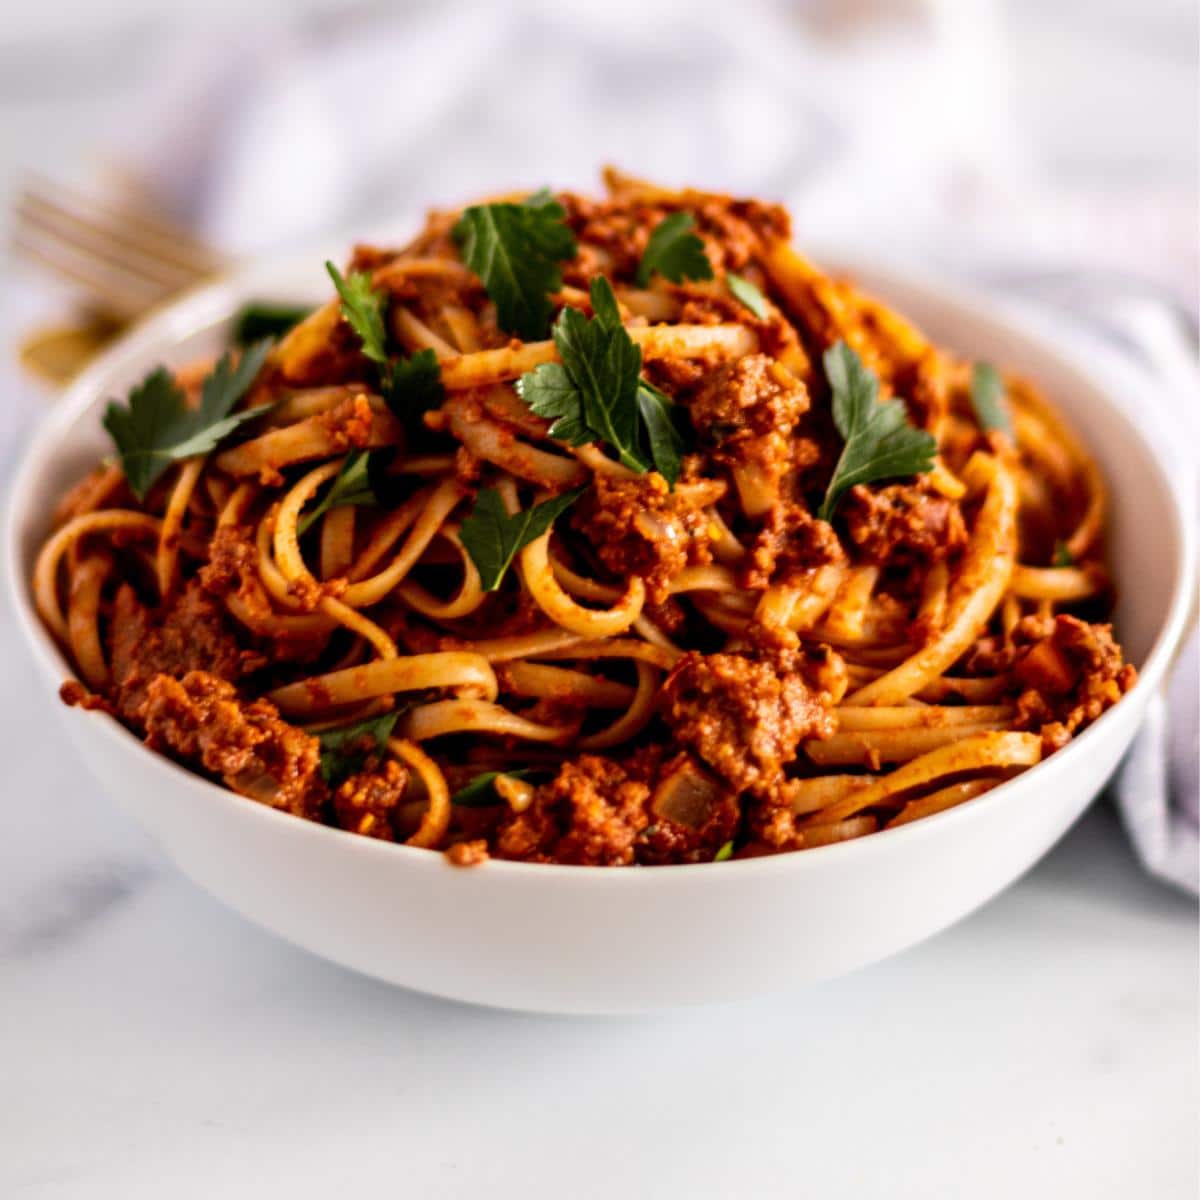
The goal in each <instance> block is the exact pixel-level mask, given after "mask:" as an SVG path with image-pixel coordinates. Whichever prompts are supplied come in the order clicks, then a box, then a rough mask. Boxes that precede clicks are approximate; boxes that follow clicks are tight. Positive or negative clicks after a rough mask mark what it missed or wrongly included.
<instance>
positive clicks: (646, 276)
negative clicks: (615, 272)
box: [637, 212, 713, 287]
mask: <svg viewBox="0 0 1200 1200" xmlns="http://www.w3.org/2000/svg"><path fill="white" fill-rule="evenodd" d="M695 224H696V219H695V218H694V217H693V216H692V214H691V213H686V212H676V213H671V214H670V215H669V216H666V217H663V219H662V220H661V221H659V223H658V224H657V225H656V226H655V227H654V232H653V233H652V234H651V235H650V240H649V242H647V243H646V251H645V253H644V254H643V255H642V261H641V262H640V263H639V264H638V269H637V282H638V287H645V286H646V284H648V283H649V282H650V276H651V275H653V274H654V272H655V271H657V272H658V273H659V274H660V275H661V276H662V277H663V278H664V279H669V280H670V281H671V282H672V283H682V282H683V280H685V279H711V278H712V277H713V269H712V263H710V262H709V261H708V255H707V254H705V253H704V243H703V242H702V241H701V240H700V238H699V237H698V236H697V235H696V234H694V233H693V232H692V229H693V228H694V227H695Z"/></svg>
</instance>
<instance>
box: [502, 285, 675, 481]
mask: <svg viewBox="0 0 1200 1200" xmlns="http://www.w3.org/2000/svg"><path fill="white" fill-rule="evenodd" d="M591 298H592V313H593V316H592V318H591V320H588V318H587V317H585V316H584V315H583V313H582V312H580V311H579V309H577V308H564V309H563V310H562V313H561V314H560V315H559V318H558V320H557V321H556V322H555V323H554V344H555V346H556V347H557V348H558V354H559V358H560V359H561V360H562V361H561V362H553V363H542V365H541V366H539V367H535V368H534V369H533V370H532V371H527V372H526V373H525V374H524V375H522V376H521V378H520V379H519V380H517V391H518V392H519V393H520V394H521V396H522V398H523V399H524V400H525V403H526V404H528V405H529V407H530V409H531V410H532V411H533V412H535V413H536V414H537V415H538V416H539V417H545V418H546V419H547V420H550V421H552V422H553V424H552V425H551V426H550V436H551V437H553V438H558V439H559V440H560V441H563V442H566V443H567V444H568V445H571V446H582V445H585V444H587V443H588V442H607V443H608V445H610V446H611V447H612V448H613V449H614V450H615V451H616V452H617V456H618V457H619V458H620V460H621V462H622V463H624V464H625V466H627V467H629V468H630V469H631V470H634V471H640V472H645V471H648V470H650V467H651V465H652V464H653V466H654V467H655V468H656V469H657V470H658V471H659V472H660V473H661V474H662V476H663V477H664V478H665V479H668V480H670V481H672V482H673V481H674V480H675V479H677V478H678V476H679V454H680V452H681V451H682V449H683V443H682V439H681V438H680V437H679V434H678V429H677V428H675V426H674V422H673V421H671V420H669V419H668V418H669V414H670V401H669V400H668V399H667V397H666V396H664V395H663V394H662V392H660V391H658V389H657V388H654V387H653V386H652V385H651V384H649V383H647V382H646V381H645V380H643V379H642V378H641V370H642V351H641V348H640V347H639V346H638V345H637V343H636V342H634V340H633V339H632V338H631V337H630V336H629V334H628V332H627V331H626V329H625V327H624V325H622V323H621V314H620V311H619V310H618V308H617V298H616V296H615V295H614V294H613V290H612V285H611V284H610V283H609V282H608V280H607V279H605V278H604V277H603V276H602V275H600V276H597V277H596V278H595V279H593V280H592V288H591ZM664 405H666V406H667V407H666V408H664V407H663V406H664ZM668 426H669V427H670V428H668ZM672 429H673V430H674V433H672V432H671V430H672Z"/></svg>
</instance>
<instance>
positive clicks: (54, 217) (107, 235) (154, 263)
mask: <svg viewBox="0 0 1200 1200" xmlns="http://www.w3.org/2000/svg"><path fill="white" fill-rule="evenodd" d="M14 214H15V216H16V219H17V222H18V227H21V225H24V226H25V227H26V228H30V229H32V230H36V231H37V232H38V233H40V234H42V235H43V236H45V237H47V238H53V239H55V240H57V241H60V242H63V243H64V244H66V245H69V246H71V247H72V248H73V250H74V251H75V252H76V253H77V254H80V255H86V256H88V257H92V258H98V259H103V260H104V261H105V262H106V263H108V264H109V265H110V266H112V267H114V268H117V269H119V270H121V271H122V272H124V273H125V274H127V275H140V276H142V277H144V278H145V279H148V280H151V281H152V282H154V283H155V284H157V285H158V286H160V287H164V288H175V289H178V288H181V287H183V286H185V285H186V284H188V283H190V282H192V281H193V280H194V279H196V278H198V275H197V273H196V272H195V271H194V270H192V269H191V268H187V267H180V266H178V265H177V264H174V263H170V262H167V261H166V260H164V259H162V258H160V257H158V256H157V255H155V254H153V253H149V252H147V251H146V250H145V249H143V248H142V247H141V246H138V245H136V244H134V243H133V242H132V241H131V239H129V238H128V237H127V236H126V235H124V234H123V233H122V232H121V231H120V230H119V229H117V228H115V226H114V227H112V228H109V227H104V226H98V225H92V224H88V223H85V222H84V221H81V220H80V219H79V218H78V217H77V216H76V215H75V214H73V213H70V212H67V211H66V210H64V209H62V208H60V207H58V206H57V205H55V204H53V203H52V202H47V201H45V200H38V199H36V198H34V197H31V196H29V195H28V194H27V193H23V194H21V195H20V196H18V198H17V203H16V205H15V208H14Z"/></svg>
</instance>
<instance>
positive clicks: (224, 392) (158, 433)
mask: <svg viewBox="0 0 1200 1200" xmlns="http://www.w3.org/2000/svg"><path fill="white" fill-rule="evenodd" d="M270 349H271V342H270V340H269V339H267V340H263V341H261V342H255V343H254V345H253V346H250V347H248V348H247V349H246V350H245V351H244V352H243V353H242V355H241V357H240V358H239V359H238V362H237V365H236V366H234V363H233V356H232V355H231V354H230V353H228V352H226V353H225V354H223V355H221V358H220V360H219V361H218V362H217V365H216V366H215V367H214V368H213V369H212V371H211V372H210V373H209V375H208V377H207V378H206V379H205V380H204V383H203V385H202V387H201V389H200V403H199V404H198V405H197V406H196V407H195V408H191V407H189V405H188V402H187V396H186V395H185V394H184V392H183V389H182V388H180V387H179V386H178V385H177V384H176V383H175V380H174V378H173V377H172V376H171V373H170V372H169V371H168V370H167V369H166V368H165V367H157V368H155V370H153V371H151V372H150V374H149V375H147V376H146V378H145V379H143V380H142V382H141V383H140V384H138V386H137V387H135V388H133V389H132V390H131V391H130V393H129V403H128V405H127V406H126V405H122V404H118V403H117V402H116V401H115V400H114V401H111V402H110V403H109V405H108V408H107V409H106V410H105V413H104V428H105V429H107V430H108V432H109V433H110V434H111V435H112V439H113V441H114V442H115V443H116V445H117V452H118V454H119V455H120V457H121V467H122V469H123V470H124V472H125V478H126V480H128V482H129V486H130V489H131V490H132V491H133V493H134V495H135V496H137V498H138V499H139V500H144V499H145V498H146V493H147V492H148V491H149V490H150V488H151V486H152V485H153V484H154V482H155V480H157V479H158V477H159V476H160V475H162V473H163V472H164V471H165V470H166V469H167V467H169V466H170V465H171V463H173V462H177V461H178V460H179V459H181V458H191V457H193V456H194V455H197V454H207V453H208V452H209V451H210V450H214V449H216V447H217V445H218V444H219V443H220V442H221V440H222V439H223V438H225V437H227V436H228V435H229V434H231V433H232V432H233V431H234V430H235V429H236V428H237V427H238V426H239V425H242V424H244V423H245V422H246V421H251V420H253V419H254V418H255V417H257V416H261V415H262V414H263V413H264V412H266V410H267V409H268V408H270V407H271V406H270V405H269V404H265V405H260V406H259V407H258V408H251V409H248V410H246V411H244V412H236V413H235V412H231V409H232V408H233V406H234V405H235V404H237V402H238V401H239V400H241V398H242V397H243V396H244V395H245V394H246V393H247V392H248V391H249V390H250V385H251V384H252V383H253V382H254V380H255V379H256V378H257V376H258V373H259V371H260V370H261V369H262V365H263V362H264V361H265V360H266V357H267V353H268V352H269V351H270Z"/></svg>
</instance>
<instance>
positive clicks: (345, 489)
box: [297, 450, 379, 533]
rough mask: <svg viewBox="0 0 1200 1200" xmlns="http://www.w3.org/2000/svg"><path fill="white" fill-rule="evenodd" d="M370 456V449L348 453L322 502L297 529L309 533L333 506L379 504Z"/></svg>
mask: <svg viewBox="0 0 1200 1200" xmlns="http://www.w3.org/2000/svg"><path fill="white" fill-rule="evenodd" d="M370 458H371V454H370V451H368V450H355V451H352V452H351V453H350V454H347V455H346V460H345V461H344V462H343V463H342V469H341V470H340V471H338V473H337V474H336V475H335V476H334V477H333V483H332V484H331V485H330V487H329V490H328V491H327V492H326V493H325V495H324V496H323V497H322V498H321V502H320V503H319V504H318V505H317V506H316V507H315V508H314V509H312V511H311V512H308V513H306V514H305V515H304V517H303V519H302V520H301V521H300V524H299V525H298V526H297V529H298V530H299V531H300V533H307V532H308V531H309V529H311V528H312V526H313V525H314V524H315V523H316V522H317V520H319V519H320V518H321V517H322V516H324V514H325V513H327V512H328V511H329V510H330V509H331V508H341V507H343V506H344V505H347V504H378V503H379V501H378V499H377V498H376V496H375V489H374V488H373V487H372V486H371V478H370V470H369V466H370Z"/></svg>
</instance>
